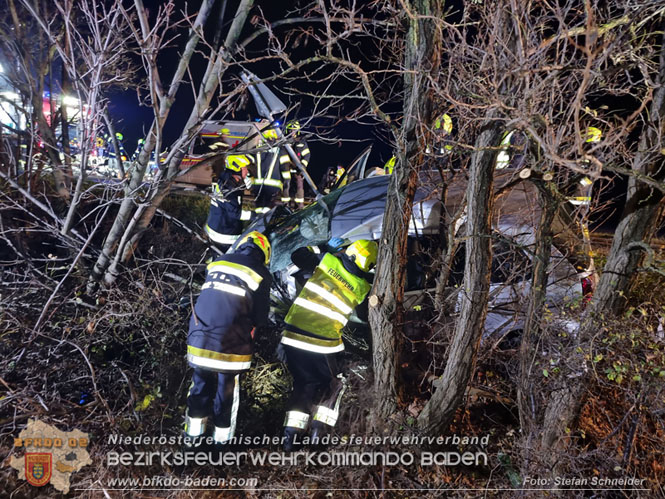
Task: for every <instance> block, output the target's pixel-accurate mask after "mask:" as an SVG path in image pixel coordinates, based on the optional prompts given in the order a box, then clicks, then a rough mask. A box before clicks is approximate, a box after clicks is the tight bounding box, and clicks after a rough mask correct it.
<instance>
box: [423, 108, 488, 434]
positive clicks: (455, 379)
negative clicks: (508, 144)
mask: <svg viewBox="0 0 665 499" xmlns="http://www.w3.org/2000/svg"><path fill="white" fill-rule="evenodd" d="M492 114H493V111H490V112H489V115H488V119H487V120H486V122H485V124H484V126H483V128H482V131H481V133H480V135H479V136H478V138H477V139H476V143H475V151H474V153H473V155H472V158H471V169H470V171H469V184H468V187H467V220H466V261H465V265H464V292H463V295H462V301H461V308H460V316H459V318H458V320H457V323H456V324H455V332H454V335H453V339H452V342H451V346H450V351H449V353H448V361H447V363H446V368H445V370H444V372H443V375H442V376H441V384H440V388H438V389H437V390H436V391H435V392H434V394H433V395H432V398H431V399H430V400H429V401H428V402H427V404H426V405H425V407H424V408H423V410H422V412H421V413H420V415H419V416H418V426H419V427H420V428H421V429H423V430H424V431H425V432H427V433H435V432H439V431H445V430H446V428H447V426H448V425H449V424H450V422H451V421H452V420H453V417H454V415H455V412H456V410H457V408H458V407H459V405H460V403H461V402H462V399H463V396H464V392H465V390H466V386H467V384H468V383H469V380H470V379H471V374H472V372H473V368H474V365H475V360H476V355H477V353H478V345H479V343H480V337H481V336H482V332H483V328H484V324H485V316H486V314H487V298H488V294H489V285H490V268H491V263H492V241H491V230H492V227H491V213H492V182H493V177H494V159H495V156H496V152H495V151H494V150H493V149H492V148H493V146H495V145H496V144H498V143H499V141H500V140H501V125H500V124H499V123H498V122H496V121H494V120H492V118H493V116H492Z"/></svg>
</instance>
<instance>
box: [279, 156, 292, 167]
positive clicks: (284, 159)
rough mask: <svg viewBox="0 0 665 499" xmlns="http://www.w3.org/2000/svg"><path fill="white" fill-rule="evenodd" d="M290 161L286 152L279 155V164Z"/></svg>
mask: <svg viewBox="0 0 665 499" xmlns="http://www.w3.org/2000/svg"><path fill="white" fill-rule="evenodd" d="M289 162H291V158H290V157H289V155H288V154H283V155H281V156H280V157H279V164H280V165H283V164H284V163H289Z"/></svg>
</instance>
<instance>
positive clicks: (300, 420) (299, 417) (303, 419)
mask: <svg viewBox="0 0 665 499" xmlns="http://www.w3.org/2000/svg"><path fill="white" fill-rule="evenodd" d="M308 422H309V414H307V413H306V412H300V411H288V412H287V413H286V417H285V418H284V426H290V427H292V428H299V429H301V430H304V429H305V428H307V423H308Z"/></svg>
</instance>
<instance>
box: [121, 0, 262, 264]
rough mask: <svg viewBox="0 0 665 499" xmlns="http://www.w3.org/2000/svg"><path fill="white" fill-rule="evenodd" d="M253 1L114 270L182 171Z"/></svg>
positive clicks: (232, 31)
mask: <svg viewBox="0 0 665 499" xmlns="http://www.w3.org/2000/svg"><path fill="white" fill-rule="evenodd" d="M253 3H254V0H243V1H242V3H241V4H240V6H239V7H238V10H237V12H236V15H235V16H234V18H233V23H232V24H231V27H230V28H229V32H228V35H227V37H226V39H225V41H224V44H223V45H222V47H221V48H220V49H219V50H218V53H217V54H216V56H215V57H214V58H211V59H210V61H209V62H208V67H207V69H206V72H205V75H204V77H203V81H202V83H201V87H200V88H199V94H198V96H197V98H196V102H195V103H194V106H193V108H192V112H191V113H190V115H189V119H188V120H187V123H186V125H185V127H184V128H183V131H182V134H181V135H180V138H179V139H178V140H177V141H176V143H175V144H174V145H173V148H172V153H171V154H170V155H169V157H168V158H167V165H166V172H167V173H166V175H164V176H163V177H162V180H161V181H160V182H159V183H158V185H157V188H156V190H155V191H154V193H153V195H152V196H151V198H150V202H149V203H148V205H147V206H145V207H143V209H142V213H141V216H140V218H139V219H138V221H137V223H136V224H135V225H134V226H133V227H132V229H131V230H132V233H131V238H130V243H129V244H127V245H125V246H124V248H121V250H120V251H119V252H118V255H117V257H116V258H115V259H114V262H113V264H112V265H111V267H110V269H109V271H110V272H111V273H114V272H117V265H118V264H119V263H120V261H123V262H127V261H128V260H129V258H131V256H132V255H133V253H134V250H135V249H136V246H137V245H138V242H139V240H140V239H141V236H142V235H143V233H144V232H145V230H146V229H147V228H148V225H149V224H150V222H151V220H152V219H153V217H154V216H155V213H156V211H157V208H159V205H160V204H161V203H162V201H163V200H164V198H165V197H166V196H167V195H168V194H169V192H170V190H171V185H172V184H173V181H174V180H175V178H176V175H177V174H178V171H179V168H180V163H181V162H182V159H183V158H184V157H185V154H186V152H187V146H188V145H189V144H190V142H191V141H192V140H194V139H195V138H196V135H197V133H198V131H199V130H200V128H201V124H202V120H203V118H204V117H205V115H206V114H207V112H208V110H209V106H210V102H211V100H212V98H213V95H214V94H215V92H216V91H217V88H218V86H219V81H220V78H221V75H222V74H223V73H224V67H223V66H224V63H225V62H227V61H228V59H229V58H230V55H231V53H232V48H233V47H234V46H235V45H236V43H237V41H238V37H239V36H240V31H241V29H242V26H243V25H244V24H245V21H246V20H247V16H248V15H249V11H250V9H251V8H252V5H253ZM220 29H221V26H220Z"/></svg>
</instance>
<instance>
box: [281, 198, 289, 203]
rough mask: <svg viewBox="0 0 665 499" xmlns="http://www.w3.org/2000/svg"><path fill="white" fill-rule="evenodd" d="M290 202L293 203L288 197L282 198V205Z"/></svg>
mask: <svg viewBox="0 0 665 499" xmlns="http://www.w3.org/2000/svg"><path fill="white" fill-rule="evenodd" d="M289 201H291V198H287V197H283V198H282V203H288V202H289Z"/></svg>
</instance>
